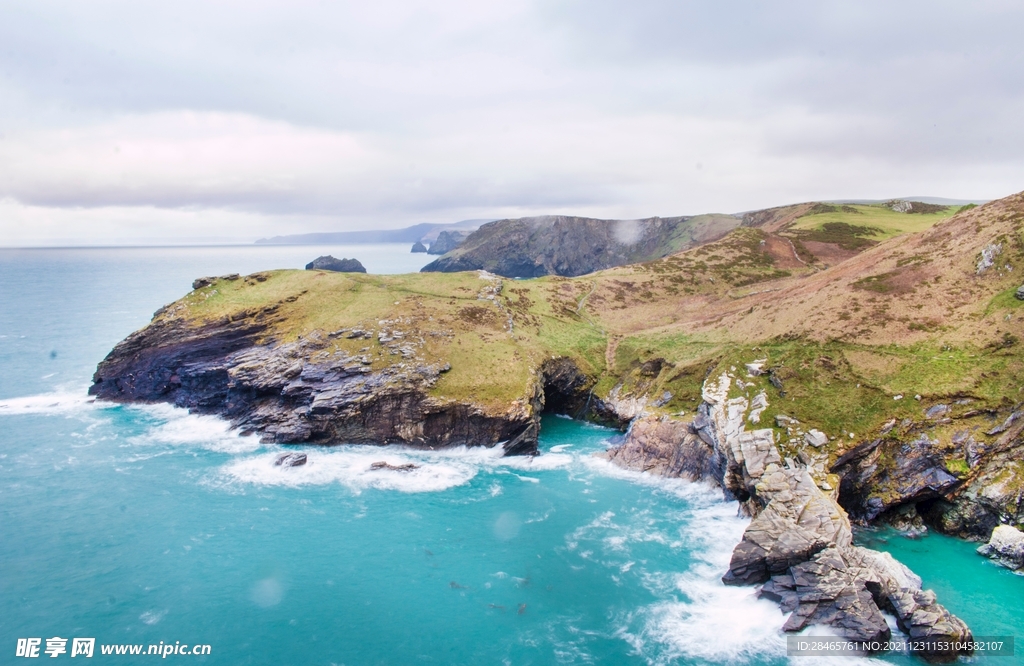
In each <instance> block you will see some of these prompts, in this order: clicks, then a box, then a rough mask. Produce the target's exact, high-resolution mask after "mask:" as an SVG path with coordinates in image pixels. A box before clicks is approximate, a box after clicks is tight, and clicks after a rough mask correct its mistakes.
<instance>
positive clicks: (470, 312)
mask: <svg viewBox="0 0 1024 666" xmlns="http://www.w3.org/2000/svg"><path fill="white" fill-rule="evenodd" d="M457 314H458V317H459V319H461V320H462V321H464V322H467V323H470V324H476V325H489V324H494V323H495V322H497V321H498V316H497V315H496V314H495V312H494V310H491V309H490V308H485V307H481V306H479V305H467V306H466V307H464V308H461V309H460V310H459V311H458V313H457Z"/></svg>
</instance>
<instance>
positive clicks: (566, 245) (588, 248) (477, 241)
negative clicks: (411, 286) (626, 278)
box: [422, 215, 740, 277]
mask: <svg viewBox="0 0 1024 666" xmlns="http://www.w3.org/2000/svg"><path fill="white" fill-rule="evenodd" d="M739 223H740V221H739V219H737V218H735V217H733V216H731V215H697V216H694V217H666V218H659V217H653V218H647V219H643V220H597V219H593V218H585V217H571V216H562V215H556V216H544V217H527V218H519V219H514V220H498V221H496V222H491V223H490V224H485V225H483V226H481V227H480V228H479V229H478V230H476V231H475V232H474V233H472V234H470V236H469V237H468V238H467V239H466V240H465V241H464V242H463V243H462V244H461V245H460V246H459V247H458V248H456V249H454V250H452V251H451V252H448V253H447V254H445V255H444V256H442V257H441V258H439V259H438V260H436V261H434V262H432V263H431V264H428V265H427V266H425V267H424V268H423V269H422V271H423V272H443V273H453V272H458V271H467V270H486V271H488V272H491V273H495V274H497V275H501V276H503V277H541V276H544V275H562V276H568V277H575V276H579V275H585V274H587V273H593V272H594V271H598V270H601V269H604V268H610V267H613V266H621V265H623V264H629V263H634V262H638V261H649V260H651V259H658V258H661V257H664V256H666V255H669V254H672V253H673V252H678V251H680V250H684V249H687V248H690V247H694V246H696V245H699V244H701V243H705V242H708V241H710V240H714V239H716V238H721V237H722V236H724V235H725V234H726V233H728V232H729V231H730V230H731V229H734V228H735V227H737V226H739Z"/></svg>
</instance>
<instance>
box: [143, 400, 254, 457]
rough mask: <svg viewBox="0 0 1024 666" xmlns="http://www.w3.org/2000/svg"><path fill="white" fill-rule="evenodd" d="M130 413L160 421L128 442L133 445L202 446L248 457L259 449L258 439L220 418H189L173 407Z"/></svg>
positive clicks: (182, 411)
mask: <svg viewBox="0 0 1024 666" xmlns="http://www.w3.org/2000/svg"><path fill="white" fill-rule="evenodd" d="M130 409H132V410H136V411H141V412H143V413H145V414H146V415H147V416H149V417H151V418H154V419H155V420H157V421H160V423H158V424H156V425H154V426H152V427H151V428H150V429H149V430H148V431H147V432H146V433H144V434H142V435H139V436H137V437H133V438H131V439H130V440H129V442H131V443H132V444H134V445H140V446H150V445H155V444H162V445H168V444H169V445H172V446H199V447H202V448H204V449H209V450H211V451H220V452H223V453H245V452H251V451H255V450H257V449H259V448H260V442H259V438H258V437H251V436H250V437H243V436H241V435H239V434H238V432H237V431H234V430H232V429H231V424H230V423H228V422H227V421H225V420H224V419H222V418H220V417H219V416H210V415H201V414H190V413H189V412H188V410H187V409H182V408H180V407H174V406H172V405H134V406H132V407H131V408H130Z"/></svg>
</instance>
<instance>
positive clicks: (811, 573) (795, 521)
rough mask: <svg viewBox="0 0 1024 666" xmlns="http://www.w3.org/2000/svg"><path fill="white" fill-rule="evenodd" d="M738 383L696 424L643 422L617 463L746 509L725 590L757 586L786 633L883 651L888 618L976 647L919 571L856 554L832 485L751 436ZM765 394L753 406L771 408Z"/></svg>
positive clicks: (767, 433) (879, 556) (703, 407)
mask: <svg viewBox="0 0 1024 666" xmlns="http://www.w3.org/2000/svg"><path fill="white" fill-rule="evenodd" d="M735 379H736V378H735V377H734V376H732V375H730V374H728V373H724V374H722V375H721V376H720V377H718V378H717V379H716V380H708V381H706V382H705V388H704V394H703V402H702V403H701V404H700V406H699V408H698V410H697V413H696V415H695V416H694V417H693V418H692V419H690V420H688V421H686V420H682V419H678V418H673V417H669V416H654V415H649V416H642V417H640V418H639V419H637V420H636V421H635V422H634V423H633V424H632V426H631V427H630V429H629V432H628V433H627V436H626V439H625V441H624V442H623V444H622V445H621V446H619V447H618V448H615V449H612V450H610V451H609V452H608V453H607V456H608V458H609V459H610V460H611V461H612V462H613V463H615V464H618V465H620V466H622V467H625V468H628V469H634V470H640V471H644V472H650V473H655V474H659V475H661V476H666V477H678V478H685V479H688V480H691V481H703V482H709V483H712V484H715V485H717V486H719V487H721V488H722V490H723V492H724V493H725V495H726V497H727V498H730V499H736V500H738V501H739V502H740V506H741V510H742V511H743V512H745V513H747V514H749V515H750V516H751V518H752V520H751V522H750V525H749V526H748V527H747V530H746V532H745V533H744V535H743V539H742V541H741V542H740V543H739V544H738V545H737V546H736V548H735V550H734V551H733V555H732V560H731V562H730V565H729V570H728V572H726V574H725V576H724V577H723V579H722V580H723V582H724V583H726V584H727V585H758V586H760V587H759V589H758V595H759V596H761V597H763V598H766V599H771V600H773V601H776V602H778V603H779V604H780V606H781V608H782V610H783V611H785V612H789V613H790V615H789V618H788V619H787V621H786V623H785V625H784V626H783V627H782V628H783V630H784V631H787V632H790V631H800V630H802V629H804V628H806V627H808V626H811V625H825V626H828V627H831V628H832V629H833V630H835V631H836V632H837V633H839V634H840V635H842V636H845V637H847V638H849V639H852V640H863V641H884V640H887V639H888V638H890V635H891V630H890V628H889V625H888V624H887V623H886V619H885V616H884V615H883V612H886V613H889V614H891V615H893V616H894V617H895V618H896V621H897V624H898V626H899V628H900V629H901V630H902V631H904V632H906V633H907V634H908V635H909V636H910V637H911V638H913V639H921V640H924V641H928V640H935V641H946V640H948V641H964V640H968V641H969V640H970V639H971V632H970V630H969V629H968V627H967V625H966V624H965V623H964V622H963V621H962V620H960V619H959V618H957V617H956V616H954V615H953V614H951V613H950V612H949V611H947V610H946V609H945V608H944V607H943V606H942V605H940V604H939V603H938V601H937V600H936V597H935V594H934V593H933V592H931V591H928V590H922V589H921V580H920V578H918V577H917V576H915V575H914V574H913V572H911V571H910V570H909V569H907V568H906V567H905V566H903V565H902V564H900V563H899V562H897V561H896V560H895V559H893V558H892V556H890V555H888V554H886V553H880V552H877V551H873V550H870V549H867V548H862V547H858V546H854V545H853V535H852V531H851V526H850V521H849V519H848V518H847V515H846V512H845V511H844V510H843V508H842V507H840V506H839V504H838V502H837V501H836V500H837V497H838V493H837V492H836V490H835V489H834V488H833V487H831V486H830V485H829V484H828V482H827V481H825V480H821V481H815V479H814V478H813V476H812V470H810V469H809V468H808V466H807V465H806V464H804V463H801V462H797V461H794V460H792V459H783V457H782V456H781V455H780V453H779V451H778V449H777V447H776V445H775V437H774V433H773V431H772V430H771V429H767V428H765V429H759V430H753V431H748V430H747V429H746V423H747V422H749V421H750V420H752V419H751V412H752V411H753V410H752V409H751V402H752V401H749V400H748V399H747V398H746V397H742V396H738V397H734V398H731V399H730V398H729V394H730V388H731V386H732V385H733V382H734V381H735ZM741 381H742V380H741ZM763 395H764V394H763V393H762V394H759V396H758V398H756V399H755V400H756V401H757V402H758V403H764V401H765V399H764V397H763ZM754 409H756V407H755V408H754ZM754 420H756V419H754ZM961 654H968V652H954V651H927V650H922V651H921V652H920V656H922V657H924V658H925V659H927V660H929V661H952V660H955V659H956V658H957V657H958V656H960V655H961Z"/></svg>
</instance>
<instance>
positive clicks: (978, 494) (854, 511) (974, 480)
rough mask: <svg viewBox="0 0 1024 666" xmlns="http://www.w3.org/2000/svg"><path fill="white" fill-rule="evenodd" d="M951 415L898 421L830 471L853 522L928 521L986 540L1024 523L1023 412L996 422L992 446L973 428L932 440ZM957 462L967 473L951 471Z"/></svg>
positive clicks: (917, 524) (917, 525)
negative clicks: (936, 428)
mask: <svg viewBox="0 0 1024 666" xmlns="http://www.w3.org/2000/svg"><path fill="white" fill-rule="evenodd" d="M937 408H945V410H946V411H942V410H937ZM940 412H941V413H940ZM928 413H931V414H932V416H931V417H928V416H927V414H928ZM947 413H948V407H947V406H946V405H936V406H934V407H930V408H929V409H927V410H925V414H926V418H925V421H924V422H923V423H912V422H911V421H909V420H906V421H904V422H903V423H901V424H897V423H896V422H895V421H892V422H891V423H889V424H887V425H886V427H884V428H883V432H880V433H879V434H880V435H881V436H880V437H876V438H873V439H871V440H869V441H866V442H863V443H861V444H858V445H857V446H855V447H854V448H852V449H850V450H849V451H847V452H845V453H843V454H842V455H840V456H839V457H838V458H837V459H836V460H835V462H834V463H833V464H832V466H831V471H832V472H834V473H836V474H839V475H840V476H841V477H842V481H841V482H840V493H839V501H840V503H841V504H842V505H843V506H844V507H845V508H846V509H847V510H848V511H849V512H850V515H851V516H852V517H853V518H854V519H856V520H859V521H863V522H872V521H875V520H883V521H885V522H888V523H890V524H893V525H895V526H897V527H898V528H901V527H902V526H904V525H906V526H908V527H910V528H911V529H912V530H913V531H923V530H924V523H927V524H929V525H932V526H934V527H935V528H937V529H938V530H939V531H941V532H943V533H945V534H952V535H955V536H959V537H962V538H967V539H975V540H983V541H984V540H987V539H988V538H989V536H990V535H991V533H992V530H993V528H995V527H996V526H997V525H999V524H1001V523H1004V524H1011V525H1014V524H1022V523H1024V466H1022V465H1021V464H1020V460H1021V459H1022V457H1024V418H1022V417H1024V411H1022V410H1020V409H1017V410H1016V411H1013V412H1011V413H1010V414H1009V415H1008V416H1007V417H1006V418H1005V419H1000V420H999V421H996V424H995V425H994V426H993V427H991V428H990V429H988V430H987V431H986V432H985V433H984V434H985V435H987V436H989V437H992V436H995V437H996V439H995V440H994V441H989V442H988V443H985V442H984V440H983V439H982V441H979V439H978V438H976V437H975V435H974V434H972V432H971V431H970V430H967V429H964V430H956V431H954V434H953V436H952V437H951V439H950V440H949V441H946V442H940V441H939V440H938V439H937V438H935V437H934V436H930V435H929V430H928V428H929V427H931V426H932V425H933V424H940V423H942V422H943V421H945V422H946V423H949V422H950V419H949V417H948V416H946V414H947ZM951 460H952V461H963V462H962V464H966V468H964V467H962V466H961V467H960V468H958V469H951V466H950V461H951Z"/></svg>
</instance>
